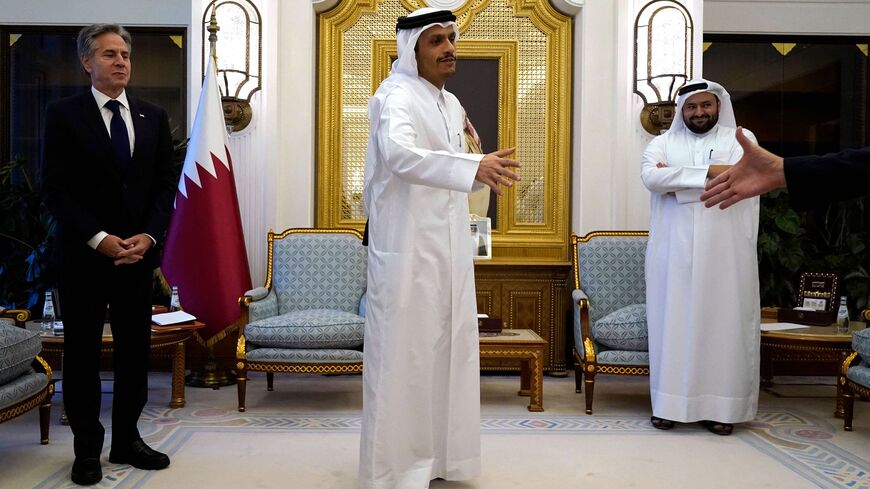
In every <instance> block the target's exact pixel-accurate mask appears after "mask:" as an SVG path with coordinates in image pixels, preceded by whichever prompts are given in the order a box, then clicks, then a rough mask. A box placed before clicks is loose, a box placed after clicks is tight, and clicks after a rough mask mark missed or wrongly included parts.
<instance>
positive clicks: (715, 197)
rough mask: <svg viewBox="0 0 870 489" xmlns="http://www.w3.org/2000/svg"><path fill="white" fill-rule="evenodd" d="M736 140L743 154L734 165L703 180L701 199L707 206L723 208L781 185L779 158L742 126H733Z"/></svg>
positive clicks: (781, 169) (780, 160)
mask: <svg viewBox="0 0 870 489" xmlns="http://www.w3.org/2000/svg"><path fill="white" fill-rule="evenodd" d="M737 142H738V143H740V146H741V147H743V156H742V157H741V158H740V160H738V161H737V163H735V164H734V166H732V167H730V168H728V169H727V170H726V171H725V172H723V173H722V174H720V175H719V176H717V177H716V178H714V179H712V180H710V181H709V182H707V186H706V189H707V190H706V192H704V193H702V194H701V200H702V201H704V205H705V206H707V207H713V206H714V205H716V204H720V205H719V208H721V209H727V208H729V207H731V206H732V205H734V204H736V203H737V202H740V201H741V200H743V199H747V198H750V197H755V196H757V195H761V194H763V193H766V192H770V191H771V190H774V189H777V188H783V187H785V172H784V170H783V163H782V158H781V157H779V156H777V155H775V154H773V153H771V152H770V151H767V150H766V149H764V148H762V147H761V146H759V145H757V144H755V143H753V142H752V141H750V140H749V139H748V138H747V137H746V136H745V135H744V134H743V128H742V127H738V128H737Z"/></svg>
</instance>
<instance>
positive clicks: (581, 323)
mask: <svg viewBox="0 0 870 489" xmlns="http://www.w3.org/2000/svg"><path fill="white" fill-rule="evenodd" d="M571 298H572V299H573V304H574V349H576V350H577V353H578V354H580V355H583V357H584V358H585V359H586V361H589V362H594V361H595V358H596V356H595V355H596V353H595V341H594V340H593V338H592V333H591V331H592V330H591V328H590V327H589V296H587V295H586V293H585V292H583V290H582V289H574V291H573V292H572V293H571Z"/></svg>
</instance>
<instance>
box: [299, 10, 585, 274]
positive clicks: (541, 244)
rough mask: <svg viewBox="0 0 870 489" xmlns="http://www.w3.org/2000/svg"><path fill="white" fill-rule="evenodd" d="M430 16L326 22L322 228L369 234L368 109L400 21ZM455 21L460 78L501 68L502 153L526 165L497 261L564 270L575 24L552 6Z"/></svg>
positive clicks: (352, 16) (359, 16) (506, 207)
mask: <svg viewBox="0 0 870 489" xmlns="http://www.w3.org/2000/svg"><path fill="white" fill-rule="evenodd" d="M423 6H426V5H425V3H423V1H422V0H344V1H342V2H341V3H339V5H338V6H336V7H335V8H334V9H332V10H330V11H328V12H325V13H323V14H321V15H320V17H319V27H320V31H319V52H318V60H319V66H318V123H317V125H318V128H317V166H316V172H317V202H316V205H317V208H316V225H317V226H318V227H352V228H356V229H362V226H363V224H364V222H365V216H364V214H363V206H362V195H363V183H364V182H363V179H364V170H365V151H366V144H367V140H368V127H369V124H368V117H367V106H368V99H369V97H370V96H371V94H372V93H374V91H375V89H376V88H377V87H378V85H379V84H380V82H381V80H383V79H384V78H385V77H386V76H387V75H388V71H389V68H390V64H391V59H392V57H395V55H396V45H395V23H396V18H397V17H399V16H400V15H407V14H408V13H409V12H411V11H413V10H415V9H417V8H419V7H423ZM455 13H456V14H457V24H458V26H459V30H460V40H459V42H458V44H457V55H458V57H459V58H460V62H459V64H458V69H459V70H462V62H461V59H462V58H474V59H496V60H498V66H499V74H498V81H497V85H498V86H497V87H495V88H497V89H498V103H499V110H498V121H497V127H498V147H499V148H506V147H511V146H516V147H517V155H516V156H517V159H519V160H520V161H521V162H522V163H523V168H522V169H521V170H520V172H521V174H522V177H523V180H522V181H521V182H518V183H517V184H516V185H514V186H513V187H512V188H510V189H508V190H507V191H506V193H505V196H504V197H502V198H499V200H498V210H497V212H498V222H499V226H498V229H496V230H494V233H493V260H494V261H495V262H497V263H498V262H501V263H511V262H563V261H565V260H566V259H567V257H568V256H569V253H568V248H569V232H568V226H569V222H570V220H569V219H570V216H569V209H570V198H571V192H570V187H569V182H570V173H569V168H570V151H571V147H570V145H571V143H570V133H571V131H570V129H571V128H570V114H571V36H572V34H571V28H572V24H571V22H572V20H571V18H570V17H567V16H565V15H563V14H561V13H559V12H557V11H556V10H555V9H554V8H553V7H552V6H551V5H550V4H549V2H548V1H547V0H469V1H468V2H466V3H465V4H464V5H463V6H462V7H460V8H459V9H457V10H456V11H455ZM447 89H448V90H449V89H450V82H449V81H448V83H447ZM460 101H461V100H460Z"/></svg>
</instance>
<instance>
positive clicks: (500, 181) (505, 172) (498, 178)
mask: <svg viewBox="0 0 870 489" xmlns="http://www.w3.org/2000/svg"><path fill="white" fill-rule="evenodd" d="M514 151H516V148H508V149H501V150H498V151H495V152H493V153H489V154H488V155H486V156H484V157H483V159H482V160H480V166H479V167H478V168H477V175H475V177H474V179H475V180H477V181H478V182H481V183H484V184H486V185H488V186H489V187H490V188H492V191H493V192H495V193H496V194H498V195H504V190H503V189H502V188H501V187H500V185H504V186H506V187H510V186H511V185H513V182H512V181H511V180H515V181H516V180H519V179H520V176H519V175H517V174H516V173H514V172H512V171H511V170H509V169H508V167H514V168H520V167H521V166H522V164H521V163H520V162H519V161H515V160H511V159H509V158H505V156H508V155H510V154H513V152H514Z"/></svg>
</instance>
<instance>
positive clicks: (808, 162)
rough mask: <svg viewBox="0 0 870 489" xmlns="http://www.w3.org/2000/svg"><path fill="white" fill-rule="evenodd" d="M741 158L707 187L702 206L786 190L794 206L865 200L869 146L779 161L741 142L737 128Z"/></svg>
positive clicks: (868, 189)
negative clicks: (856, 199)
mask: <svg viewBox="0 0 870 489" xmlns="http://www.w3.org/2000/svg"><path fill="white" fill-rule="evenodd" d="M737 141H738V142H739V143H740V145H741V146H743V157H742V158H740V161H738V162H737V163H736V164H735V165H734V166H732V167H731V168H730V169H728V170H727V171H726V172H724V173H722V174H721V175H719V176H718V177H716V178H714V179H713V180H710V182H708V183H707V191H706V192H704V193H703V194H701V200H703V201H705V204H704V205H706V206H707V207H713V206H714V205H716V204H720V205H719V207H721V208H722V209H727V208H728V207H731V206H732V205H734V204H736V203H737V202H740V201H741V200H743V199H746V198H749V197H755V196H756V195H761V194H763V193H766V192H770V191H771V190H775V189H778V188H788V193H789V195H790V196H791V200H792V202H793V203H794V204H795V206H797V207H810V206H812V205H818V204H826V203H830V202H834V201H838V200H846V199H851V198H854V197H861V196H863V195H870V187H868V185H867V182H868V180H870V147H866V148H862V149H847V150H843V151H841V152H839V153H832V154H827V155H824V156H797V157H791V158H783V157H781V156H777V155H775V154H773V153H771V152H770V151H767V150H765V149H764V148H762V147H761V146H759V145H757V144H754V143H753V142H752V141H749V140H748V139H746V137H745V136H744V135H743V132H742V131H741V130H740V129H739V128H738V130H737Z"/></svg>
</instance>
